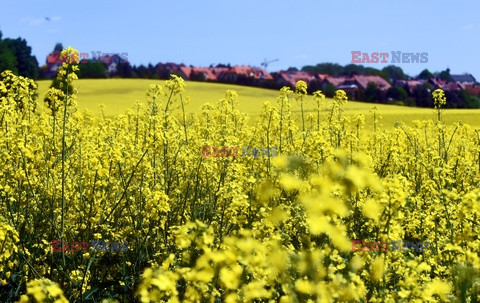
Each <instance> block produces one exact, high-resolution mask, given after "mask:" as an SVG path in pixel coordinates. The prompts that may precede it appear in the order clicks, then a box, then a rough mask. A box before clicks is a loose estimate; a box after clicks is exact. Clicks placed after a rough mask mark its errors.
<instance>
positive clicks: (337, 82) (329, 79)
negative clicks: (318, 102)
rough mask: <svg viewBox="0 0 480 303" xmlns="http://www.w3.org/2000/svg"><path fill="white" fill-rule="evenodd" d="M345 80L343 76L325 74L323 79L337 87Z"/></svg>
mask: <svg viewBox="0 0 480 303" xmlns="http://www.w3.org/2000/svg"><path fill="white" fill-rule="evenodd" d="M346 80H347V78H346V77H344V76H326V77H325V81H327V82H328V83H330V84H332V85H333V86H335V87H337V86H339V85H342V84H343V83H344V82H345V81H346Z"/></svg>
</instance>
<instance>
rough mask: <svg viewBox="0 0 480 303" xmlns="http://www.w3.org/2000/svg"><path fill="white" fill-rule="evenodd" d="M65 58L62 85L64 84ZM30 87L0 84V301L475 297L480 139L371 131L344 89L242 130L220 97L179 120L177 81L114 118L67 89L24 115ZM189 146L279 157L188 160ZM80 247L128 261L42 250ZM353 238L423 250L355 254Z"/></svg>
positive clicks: (270, 112)
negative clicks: (351, 108)
mask: <svg viewBox="0 0 480 303" xmlns="http://www.w3.org/2000/svg"><path fill="white" fill-rule="evenodd" d="M64 52H65V53H64V56H65V58H70V59H71V60H70V59H69V60H67V61H66V62H65V63H64V64H63V65H62V67H61V68H60V71H59V78H60V79H61V80H62V81H64V82H63V83H64V84H65V85H74V80H75V79H76V75H75V72H76V70H77V67H76V62H77V61H76V60H75V58H76V57H75V50H74V49H67V50H65V51H64ZM35 88H36V86H35V85H34V83H33V82H32V81H31V80H29V79H25V78H22V77H17V76H15V75H14V74H12V73H10V72H5V73H3V74H2V78H1V79H0V153H1V156H0V167H2V169H1V170H0V301H1V302H15V301H18V302H67V299H68V300H69V301H71V302H80V301H83V302H101V301H102V300H103V302H115V301H116V300H118V301H120V302H135V301H138V302H292V303H293V302H439V301H444V302H449V301H458V302H478V300H480V297H479V296H480V287H479V285H480V258H479V255H480V239H479V237H478V235H479V231H480V228H479V222H478V218H479V217H480V189H479V187H478V184H479V182H480V135H479V132H478V131H474V130H471V129H470V127H469V126H468V125H463V124H453V125H446V124H444V123H443V122H442V121H441V120H440V119H439V120H438V121H436V123H434V122H432V121H415V122H414V123H412V125H404V124H401V123H399V124H398V125H397V126H396V128H395V129H393V130H383V129H382V128H381V125H379V120H380V119H381V117H380V115H379V114H378V112H377V111H378V109H374V110H373V112H372V116H368V115H367V116H365V115H356V116H353V117H350V116H347V115H345V114H344V111H343V107H344V105H345V103H346V102H348V101H347V95H346V93H345V92H344V91H337V92H336V94H335V98H334V99H333V100H331V99H326V98H325V96H324V94H323V93H322V92H321V91H317V92H315V93H314V98H313V101H314V102H315V104H316V110H315V111H314V112H313V113H312V114H311V116H307V117H305V115H304V111H305V107H304V105H305V103H306V102H310V101H309V100H311V99H309V98H307V97H306V96H305V95H306V91H307V85H306V83H304V82H299V83H298V84H297V86H296V88H295V90H294V91H292V90H291V89H289V88H286V87H285V88H282V89H281V90H280V92H279V96H278V98H277V100H276V102H275V103H274V104H272V103H270V102H265V103H264V104H263V105H261V109H260V112H259V115H258V119H257V120H256V121H249V117H248V116H247V115H246V114H244V113H241V112H240V111H239V110H238V101H237V99H238V94H237V93H236V92H235V91H227V92H226V94H225V97H224V98H222V99H221V100H219V101H218V102H217V103H212V104H205V105H204V106H203V107H202V110H201V112H200V113H199V114H190V111H189V109H188V103H189V99H188V98H187V97H186V96H184V94H185V83H184V81H183V80H182V79H181V78H179V77H175V76H173V77H172V79H171V80H169V81H166V82H165V83H164V85H159V84H154V85H152V86H151V87H149V88H148V91H147V93H146V100H145V102H143V103H142V102H137V103H136V104H135V105H134V106H133V107H132V109H131V110H129V111H128V112H126V113H125V114H123V115H119V116H116V117H114V118H107V117H105V116H104V115H98V116H94V115H92V114H90V113H88V112H84V111H79V110H78V109H77V108H76V103H75V94H76V90H75V89H73V90H70V89H66V90H63V89H56V90H55V89H52V90H50V91H49V92H48V94H47V96H46V98H45V102H46V107H44V108H42V109H39V108H40V107H37V106H36V102H38V101H37V98H36V96H35ZM438 96H440V94H439V93H438ZM439 98H440V99H439V100H441V96H440V97H439ZM293 101H296V102H293ZM440 103H441V102H440ZM299 121H300V123H301V124H299ZM203 145H212V146H241V145H251V146H278V150H279V156H278V157H275V158H270V157H261V158H260V157H257V158H255V157H202V156H201V147H202V146H203ZM94 239H102V241H105V242H108V241H113V242H119V241H121V242H128V248H129V249H128V251H127V252H111V253H108V252H103V251H102V252H96V251H89V252H81V251H79V252H74V253H63V252H53V250H52V246H51V241H52V240H60V241H63V242H73V241H90V240H94ZM352 240H362V241H367V242H372V241H382V242H389V241H391V240H403V241H407V242H415V243H417V242H429V243H431V247H430V249H429V250H428V251H425V252H418V251H408V252H404V251H395V252H392V251H391V250H390V249H389V250H388V251H387V252H385V251H375V252H364V251H362V252H352V242H351V241H352Z"/></svg>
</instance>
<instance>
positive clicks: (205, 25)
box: [0, 0, 480, 81]
mask: <svg viewBox="0 0 480 303" xmlns="http://www.w3.org/2000/svg"><path fill="white" fill-rule="evenodd" d="M2 2H3V3H2V4H1V6H0V7H1V9H0V31H2V33H3V38H6V37H8V38H17V37H19V36H20V37H22V38H25V39H26V40H27V42H28V44H29V45H30V46H31V47H32V49H33V54H34V55H35V56H36V57H37V60H38V61H39V63H40V64H45V57H46V55H47V54H48V52H49V51H51V50H53V47H54V45H55V43H56V42H61V43H62V44H63V45H64V46H65V47H66V46H68V45H71V46H73V47H75V48H76V49H78V50H79V51H80V52H86V53H89V54H91V51H101V52H105V53H128V60H129V61H130V62H131V64H135V65H139V64H145V65H146V64H148V63H152V64H156V63H158V62H176V63H185V64H187V65H190V64H191V65H196V66H208V65H210V64H217V63H230V64H232V65H237V64H244V65H252V66H260V63H261V62H262V61H263V60H264V59H265V58H267V59H279V61H278V62H275V63H272V64H270V65H269V67H268V70H269V71H277V70H281V69H286V68H288V67H290V66H295V67H297V68H301V67H302V66H304V65H307V64H317V63H321V62H332V63H339V64H342V65H345V64H348V63H350V62H351V60H352V55H351V51H362V52H368V53H372V52H388V53H390V52H391V51H402V52H414V53H416V52H419V53H420V52H427V53H428V63H404V64H398V66H400V67H402V68H403V70H404V71H405V72H406V73H407V74H409V75H411V76H414V75H417V74H418V73H420V72H421V71H422V70H423V69H425V68H428V69H429V70H430V71H432V72H434V71H441V70H444V69H446V68H447V67H448V68H450V70H451V73H452V74H462V73H465V72H469V73H471V74H473V75H474V76H475V77H476V79H477V81H480V62H479V57H480V40H479V38H480V15H479V13H480V1H478V0H471V1H443V0H440V1H418V0H414V1H410V0H406V1H379V0H374V1H363V2H362V1H350V0H346V1H328V2H326V1H318V0H317V1H302V0H297V1H291V0H290V1H283V0H256V1H251V0H242V1H238V0H227V1H226V0H222V1H217V0H213V1H189V0H184V1H173V0H170V1H162V0H159V1H140V0H138V1H121V0H120V1H103V0H97V1H88V0H83V1H54V0H43V1H41V0H37V1H33V0H31V1H26V0H15V1H13V0H12V1H2ZM47 17H48V18H49V19H50V21H47V20H46V18H47ZM90 56H91V55H90ZM364 65H365V66H372V67H376V68H379V69H381V68H383V67H384V66H386V65H388V64H381V63H377V64H374V63H371V64H364Z"/></svg>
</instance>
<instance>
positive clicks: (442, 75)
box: [438, 68, 452, 81]
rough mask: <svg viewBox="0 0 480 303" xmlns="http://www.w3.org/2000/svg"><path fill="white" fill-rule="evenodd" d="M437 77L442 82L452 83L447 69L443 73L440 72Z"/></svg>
mask: <svg viewBox="0 0 480 303" xmlns="http://www.w3.org/2000/svg"><path fill="white" fill-rule="evenodd" d="M438 77H439V78H440V79H442V80H447V81H452V77H451V76H450V69H449V68H447V69H446V70H444V71H441V72H440V74H439V75H438Z"/></svg>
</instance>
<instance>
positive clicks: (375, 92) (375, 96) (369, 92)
mask: <svg viewBox="0 0 480 303" xmlns="http://www.w3.org/2000/svg"><path fill="white" fill-rule="evenodd" d="M365 101H367V102H375V103H380V102H382V101H383V96H382V92H381V91H380V89H378V86H377V85H376V84H375V83H373V82H369V83H368V84H367V89H366V90H365Z"/></svg>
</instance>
